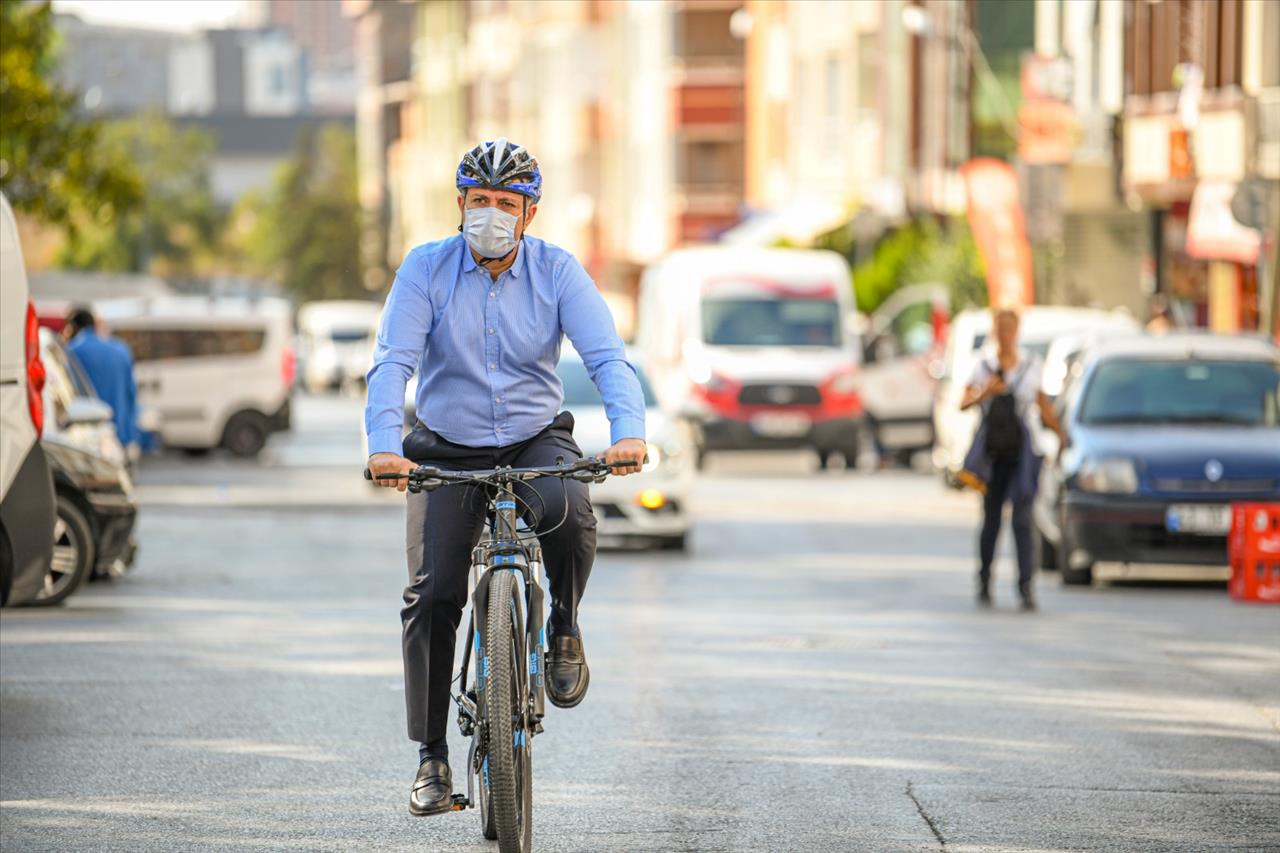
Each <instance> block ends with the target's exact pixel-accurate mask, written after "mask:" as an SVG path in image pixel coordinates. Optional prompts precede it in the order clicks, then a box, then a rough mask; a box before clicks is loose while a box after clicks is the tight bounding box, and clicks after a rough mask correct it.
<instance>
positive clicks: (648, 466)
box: [640, 444, 664, 471]
mask: <svg viewBox="0 0 1280 853" xmlns="http://www.w3.org/2000/svg"><path fill="white" fill-rule="evenodd" d="M648 453H649V461H648V462H646V463H644V467H643V468H641V469H640V470H642V471H656V470H657V468H658V466H659V465H661V464H662V457H663V455H664V454H663V452H662V449H661V448H659V447H655V446H654V445H652V444H651V445H649V448H648Z"/></svg>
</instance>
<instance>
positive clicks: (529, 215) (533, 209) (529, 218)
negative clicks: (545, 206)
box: [524, 203, 538, 230]
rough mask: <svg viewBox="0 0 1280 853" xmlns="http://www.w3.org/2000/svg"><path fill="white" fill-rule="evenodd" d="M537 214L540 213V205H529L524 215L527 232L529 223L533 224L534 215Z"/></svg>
mask: <svg viewBox="0 0 1280 853" xmlns="http://www.w3.org/2000/svg"><path fill="white" fill-rule="evenodd" d="M537 212H538V205H537V204H536V203H535V204H531V205H529V209H528V210H527V211H525V214H524V227H525V230H528V228H529V223H531V222H533V217H534V214H536V213H537Z"/></svg>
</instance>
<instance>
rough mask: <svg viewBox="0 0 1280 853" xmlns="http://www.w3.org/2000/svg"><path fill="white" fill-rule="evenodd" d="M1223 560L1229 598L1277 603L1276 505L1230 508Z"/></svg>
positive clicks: (1279, 507)
mask: <svg viewBox="0 0 1280 853" xmlns="http://www.w3.org/2000/svg"><path fill="white" fill-rule="evenodd" d="M1227 557H1228V559H1229V560H1230V562H1231V581H1230V582H1229V583H1228V585H1227V591H1228V592H1229V593H1230V594H1231V597H1232V598H1234V599H1236V600H1237V601H1258V602H1264V603H1268V604H1280V503H1238V504H1232V505H1231V533H1230V534H1229V535H1228V537H1227Z"/></svg>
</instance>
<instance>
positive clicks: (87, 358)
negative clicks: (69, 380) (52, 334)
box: [63, 308, 139, 458]
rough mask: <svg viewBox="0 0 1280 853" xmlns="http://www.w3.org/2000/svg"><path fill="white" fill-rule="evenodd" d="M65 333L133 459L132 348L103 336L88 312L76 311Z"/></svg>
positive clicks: (134, 386)
mask: <svg viewBox="0 0 1280 853" xmlns="http://www.w3.org/2000/svg"><path fill="white" fill-rule="evenodd" d="M63 333H64V334H65V335H66V336H67V338H68V342H67V351H68V352H70V353H71V354H72V355H74V356H75V357H76V360H77V361H79V362H80V366H81V367H83V368H84V372H85V374H86V375H87V376H88V377H89V381H90V382H92V383H93V390H94V391H95V392H97V395H98V397H99V398H100V399H101V400H102V401H103V402H104V403H106V404H107V405H109V406H110V407H111V411H112V415H113V419H114V422H115V427H116V435H117V436H118V437H119V438H120V443H121V444H122V445H124V447H125V448H126V449H127V450H128V451H129V454H130V457H131V458H132V456H133V455H134V453H135V452H136V450H137V444H138V441H139V435H138V386H137V384H136V383H135V382H134V378H133V353H132V352H130V350H129V345H128V344H126V343H125V342H124V341H122V340H119V339H117V338H107V337H104V336H102V335H99V334H98V327H97V320H96V319H95V318H94V316H93V312H91V311H89V309H87V308H74V309H72V311H71V313H69V314H68V315H67V324H66V327H65V328H64V330H63Z"/></svg>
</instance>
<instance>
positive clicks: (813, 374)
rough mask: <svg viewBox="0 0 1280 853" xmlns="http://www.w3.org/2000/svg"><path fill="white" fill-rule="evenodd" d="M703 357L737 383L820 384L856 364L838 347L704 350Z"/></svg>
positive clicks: (712, 366) (710, 365) (716, 369)
mask: <svg viewBox="0 0 1280 853" xmlns="http://www.w3.org/2000/svg"><path fill="white" fill-rule="evenodd" d="M702 354H703V357H704V358H705V359H706V364H707V366H708V367H710V368H711V370H713V371H715V372H716V373H719V374H721V375H723V376H724V377H725V378H727V379H732V380H734V381H735V382H755V381H771V382H789V381H804V382H820V381H822V380H823V379H826V378H827V377H828V376H830V375H831V374H833V373H835V372H836V371H837V370H840V369H841V368H847V367H852V366H854V365H855V364H856V363H857V362H856V359H855V357H854V355H853V353H852V352H851V351H849V350H847V349H841V348H838V347H705V348H704V349H703V350H702Z"/></svg>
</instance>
